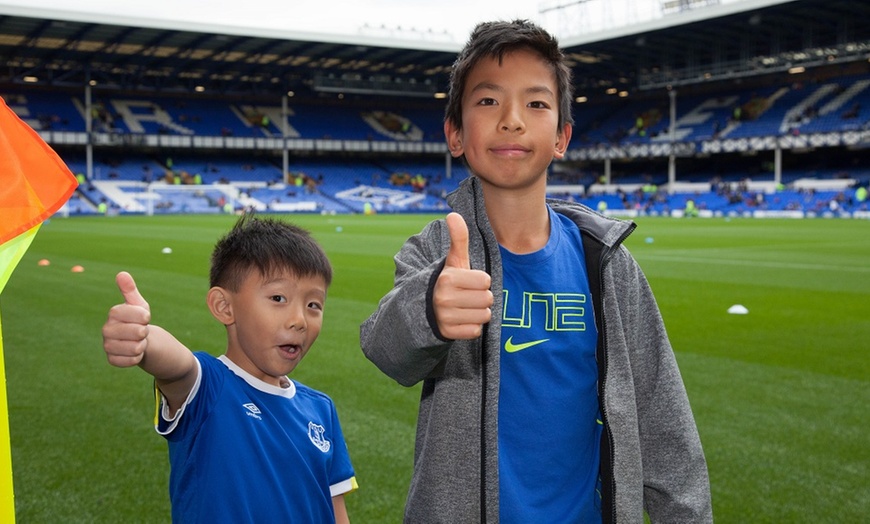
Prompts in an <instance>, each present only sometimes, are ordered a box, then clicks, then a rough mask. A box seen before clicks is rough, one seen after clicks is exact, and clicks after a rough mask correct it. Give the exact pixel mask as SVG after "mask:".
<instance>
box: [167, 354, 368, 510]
mask: <svg viewBox="0 0 870 524" xmlns="http://www.w3.org/2000/svg"><path fill="white" fill-rule="evenodd" d="M195 355H196V359H197V361H198V362H199V366H200V373H199V378H198V380H197V384H196V386H195V387H194V389H193V391H192V392H191V394H190V396H189V398H188V400H187V402H186V403H185V405H184V406H183V407H182V408H181V409H180V410H179V411H178V412H177V413H176V414H175V416H174V417H172V418H171V419H169V418H168V417H167V416H166V415H167V411H166V408H165V407H164V406H160V412H159V413H158V414H159V416H158V419H157V431H158V432H159V433H161V434H162V435H164V436H165V437H166V439H167V441H168V443H169V461H170V464H171V473H170V478H169V492H170V498H171V501H172V520H173V522H176V523H179V522H184V523H187V522H203V523H204V522H209V523H223V522H226V523H238V522H318V523H320V522H334V519H335V518H334V514H333V507H332V497H333V496H335V495H339V494H342V493H345V492H348V491H350V490H351V489H353V487H354V486H355V479H354V471H353V468H352V467H351V463H350V458H349V456H348V452H347V447H346V445H345V442H344V436H343V435H342V432H341V426H340V425H339V423H338V416H337V414H336V410H335V406H334V405H333V403H332V400H331V399H330V398H329V397H327V396H326V395H324V394H323V393H320V392H318V391H315V390H313V389H310V388H308V387H306V386H304V385H302V384H299V383H298V382H294V381H290V382H289V387H286V388H281V387H277V386H273V385H271V384H267V383H265V382H263V381H261V380H259V379H257V378H255V377H253V376H251V375H250V374H248V373H247V372H245V371H244V370H242V369H241V368H239V367H238V366H236V365H235V364H234V363H233V362H232V361H230V360H229V359H227V358H226V357H225V356H223V357H220V358H219V359H216V358H214V357H212V356H210V355H208V354H205V353H196V354H195Z"/></svg>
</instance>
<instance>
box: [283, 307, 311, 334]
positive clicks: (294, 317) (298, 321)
mask: <svg viewBox="0 0 870 524" xmlns="http://www.w3.org/2000/svg"><path fill="white" fill-rule="evenodd" d="M307 327H308V322H307V321H306V320H305V313H304V312H303V311H300V310H298V309H297V308H293V312H292V313H291V314H290V315H289V316H288V317H287V329H295V330H297V331H305V329H306V328H307Z"/></svg>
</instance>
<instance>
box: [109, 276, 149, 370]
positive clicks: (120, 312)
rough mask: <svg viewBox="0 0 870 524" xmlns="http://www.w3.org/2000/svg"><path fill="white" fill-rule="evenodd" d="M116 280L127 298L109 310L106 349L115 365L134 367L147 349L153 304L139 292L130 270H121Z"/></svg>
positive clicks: (110, 361)
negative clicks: (151, 305)
mask: <svg viewBox="0 0 870 524" xmlns="http://www.w3.org/2000/svg"><path fill="white" fill-rule="evenodd" d="M115 282H116V283H117V284H118V289H119V290H120V291H121V295H122V296H123V297H124V303H123V304H117V305H115V306H112V308H111V309H110V310H109V318H108V320H106V323H105V324H103V350H105V352H106V357H107V358H108V360H109V363H110V364H112V365H113V366H118V367H130V366H135V365H137V364H139V362H141V361H142V358H143V357H144V356H145V350H146V349H147V348H148V324H149V323H150V322H151V307H150V306H149V305H148V302H146V301H145V299H144V298H143V297H142V295H141V294H140V293H139V289H138V288H137V287H136V282H135V281H134V280H133V277H132V276H130V274H129V273H127V272H126V271H122V272H120V273H118V276H117V277H115Z"/></svg>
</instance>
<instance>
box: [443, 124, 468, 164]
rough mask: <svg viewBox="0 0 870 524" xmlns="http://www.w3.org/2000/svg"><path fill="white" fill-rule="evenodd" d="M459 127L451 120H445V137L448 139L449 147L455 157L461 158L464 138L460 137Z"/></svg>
mask: <svg viewBox="0 0 870 524" xmlns="http://www.w3.org/2000/svg"><path fill="white" fill-rule="evenodd" d="M459 131H460V130H459V129H458V128H457V127H455V126H454V125H453V124H452V123H451V122H450V121H449V120H446V121H445V122H444V137H445V138H446V139H447V149H449V150H450V154H451V155H452V156H453V158H459V157H461V156H462V154H463V152H464V151H463V149H462V139H461V138H460V137H459Z"/></svg>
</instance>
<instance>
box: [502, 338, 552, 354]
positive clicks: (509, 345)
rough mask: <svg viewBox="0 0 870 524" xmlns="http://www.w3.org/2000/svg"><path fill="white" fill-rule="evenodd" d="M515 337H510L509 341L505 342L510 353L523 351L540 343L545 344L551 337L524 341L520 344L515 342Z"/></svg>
mask: <svg viewBox="0 0 870 524" xmlns="http://www.w3.org/2000/svg"><path fill="white" fill-rule="evenodd" d="M513 338H514V337H508V339H507V342H505V343H504V350H505V351H507V352H508V353H516V352H517V351H522V350H524V349H528V348H530V347H532V346H537V345H538V344H543V343H544V342H547V341H548V340H550V339H549V338H544V339H541V340H532V341H531V342H522V343H520V344H514V341H513Z"/></svg>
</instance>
